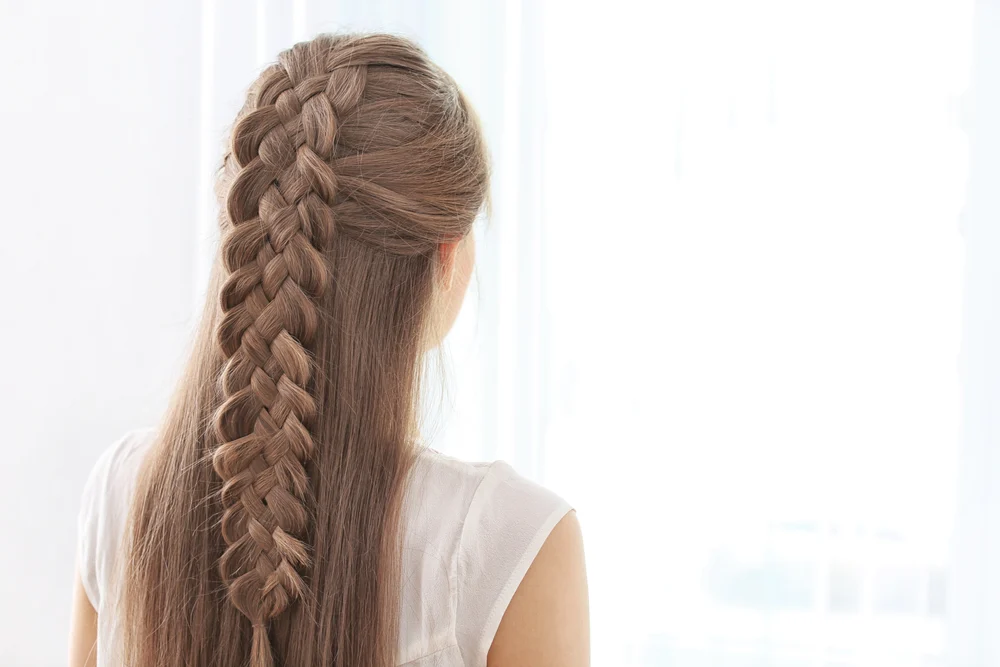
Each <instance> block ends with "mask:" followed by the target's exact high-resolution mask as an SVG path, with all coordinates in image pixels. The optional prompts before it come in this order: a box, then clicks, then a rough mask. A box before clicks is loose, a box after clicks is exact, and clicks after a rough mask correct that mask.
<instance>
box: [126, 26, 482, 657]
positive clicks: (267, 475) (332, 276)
mask: <svg viewBox="0 0 1000 667" xmlns="http://www.w3.org/2000/svg"><path fill="white" fill-rule="evenodd" d="M488 171H489V170H488V159H487V155H486V150H485V146H484V143H483V139H482V134H481V131H480V128H479V124H478V121H477V120H476V118H475V115H474V113H473V112H472V110H471V108H470V107H469V105H468V104H467V102H466V100H465V98H464V97H463V95H462V94H461V92H460V91H459V89H458V88H457V86H456V85H455V83H454V82H453V81H452V80H451V78H450V77H448V76H447V75H446V74H445V73H444V72H442V71H441V70H440V69H439V68H438V67H436V66H435V65H434V64H433V63H431V62H430V61H429V59H428V58H427V56H426V55H425V54H424V53H423V52H422V51H421V50H420V49H419V48H418V47H417V46H415V45H414V44H413V43H411V42H409V41H407V40H405V39H402V38H399V37H394V36H389V35H321V36H320V37H317V38H316V39H314V40H312V41H309V42H304V43H301V44H297V45H295V46H294V47H293V48H291V49H289V50H288V51H285V52H284V53H282V54H281V55H280V56H279V59H278V63H277V64H275V65H272V66H270V67H268V68H266V69H265V70H264V71H263V72H262V74H261V75H260V76H259V78H258V79H257V81H256V82H255V83H254V84H253V85H252V86H251V88H250V91H249V93H248V96H247V101H246V104H245V105H244V107H243V109H242V110H241V111H240V114H239V116H238V117H237V120H236V123H235V124H234V126H233V130H232V136H231V141H230V147H229V150H228V152H227V154H226V155H225V157H224V159H223V166H222V169H221V170H220V178H219V181H218V183H217V192H218V193H219V197H220V203H221V206H220V208H221V214H220V222H221V234H222V236H221V245H220V252H219V256H218V260H217V262H216V265H215V268H214V270H213V276H212V283H211V286H210V290H209V292H210V295H209V296H210V298H209V301H208V303H207V304H206V307H205V312H204V315H203V318H202V324H201V329H200V332H199V334H198V338H197V341H196V345H195V349H194V352H193V354H192V357H191V361H190V363H189V365H188V369H187V372H186V374H185V376H184V378H183V379H182V381H181V383H180V385H179V387H178V390H177V392H176V394H175V396H174V399H173V401H172V404H171V407H170V410H169V411H168V413H167V414H166V416H165V419H164V422H163V423H162V425H161V428H160V429H159V430H158V432H157V436H158V437H157V441H156V444H155V446H154V448H153V449H152V450H151V451H150V453H149V455H148V456H147V458H146V460H145V461H144V465H143V470H142V473H141V475H140V478H139V480H138V482H137V489H136V495H135V502H134V505H133V508H132V514H131V522H130V529H129V534H128V539H127V540H126V543H125V544H124V545H123V548H124V553H123V562H124V573H123V574H124V576H123V579H122V584H123V586H122V588H121V591H120V601H121V615H120V620H119V622H120V623H121V624H122V626H123V627H122V629H123V646H122V647H121V648H122V654H121V655H120V658H121V660H122V664H127V665H131V666H133V667H244V666H245V665H247V664H249V665H250V667H271V666H272V665H276V664H277V665H281V666H284V667H320V666H323V667H327V666H331V665H333V666H340V667H387V666H389V665H392V664H394V662H395V655H396V646H397V642H398V618H399V601H400V588H399V567H400V548H401V539H402V538H401V527H400V518H401V508H402V499H403V494H404V487H405V482H406V477H407V473H408V472H409V469H410V466H411V463H412V459H413V455H414V454H415V453H416V444H415V440H416V438H417V434H416V432H415V431H416V429H415V424H416V423H417V418H416V414H417V401H418V396H419V377H420V370H421V367H422V356H423V353H424V351H425V350H426V348H427V347H428V345H429V344H430V342H432V341H433V340H435V333H434V332H433V331H431V329H432V328H433V321H432V320H433V318H432V317H431V313H432V312H433V305H434V303H433V302H434V296H435V294H436V292H435V279H436V277H437V276H438V273H437V271H438V268H439V266H440V264H439V260H438V258H439V256H440V253H439V247H440V244H442V243H446V242H453V241H457V240H460V239H462V238H464V237H465V236H466V235H467V234H468V233H469V231H470V229H471V225H472V222H473V220H474V219H475V217H476V215H477V213H478V212H479V211H480V209H481V208H482V206H483V204H484V202H485V200H486V198H487V192H488V181H489V173H488Z"/></svg>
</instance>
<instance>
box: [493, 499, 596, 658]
mask: <svg viewBox="0 0 1000 667" xmlns="http://www.w3.org/2000/svg"><path fill="white" fill-rule="evenodd" d="M487 665H488V667H543V666H544V667H588V666H589V665H590V611H589V606H588V597H587V569H586V566H585V564H584V558H583V537H582V535H581V532H580V523H579V522H578V521H577V518H576V513H575V512H570V513H569V514H567V515H566V516H565V517H563V519H562V521H560V522H559V523H558V524H557V525H556V527H555V528H553V529H552V533H551V534H550V535H549V537H548V539H547V540H546V541H545V544H544V545H543V546H542V548H541V550H540V551H539V552H538V555H537V556H535V560H534V562H533V563H532V564H531V567H530V568H528V571H527V573H526V574H525V575H524V579H523V580H522V581H521V584H520V586H518V588H517V591H516V592H515V593H514V597H513V598H512V599H511V601H510V604H509V605H508V606H507V611H506V612H504V615H503V619H502V620H501V621H500V627H499V628H497V633H496V636H495V637H494V638H493V645H492V646H491V647H490V652H489V656H488V659H487Z"/></svg>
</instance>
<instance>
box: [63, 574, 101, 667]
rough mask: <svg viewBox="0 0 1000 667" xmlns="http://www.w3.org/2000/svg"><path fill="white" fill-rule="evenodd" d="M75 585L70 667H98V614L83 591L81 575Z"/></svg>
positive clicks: (71, 624) (71, 623)
mask: <svg viewBox="0 0 1000 667" xmlns="http://www.w3.org/2000/svg"><path fill="white" fill-rule="evenodd" d="M74 578H75V581H74V583H73V613H72V618H71V619H70V624H69V628H70V629H69V667H96V665H97V612H96V611H94V608H93V606H91V604H90V600H89V599H87V593H86V592H84V590H83V582H81V581H80V573H79V571H77V573H76V575H75V577H74Z"/></svg>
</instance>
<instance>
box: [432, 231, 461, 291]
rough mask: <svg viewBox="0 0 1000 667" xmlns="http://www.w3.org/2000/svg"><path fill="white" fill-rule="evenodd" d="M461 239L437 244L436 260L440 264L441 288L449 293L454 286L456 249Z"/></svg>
mask: <svg viewBox="0 0 1000 667" xmlns="http://www.w3.org/2000/svg"><path fill="white" fill-rule="evenodd" d="M460 245H462V239H458V240H455V241H447V242H445V243H440V244H438V260H439V261H440V262H441V274H440V279H441V288H442V289H443V290H444V291H446V292H447V291H449V290H450V289H451V287H452V285H454V284H455V268H456V266H457V265H458V262H457V261H456V260H457V259H458V249H459V246H460Z"/></svg>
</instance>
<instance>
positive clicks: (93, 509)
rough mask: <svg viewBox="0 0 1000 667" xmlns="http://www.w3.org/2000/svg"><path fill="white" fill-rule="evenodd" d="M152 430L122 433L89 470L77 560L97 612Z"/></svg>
mask: <svg viewBox="0 0 1000 667" xmlns="http://www.w3.org/2000/svg"><path fill="white" fill-rule="evenodd" d="M154 437H155V431H154V429H153V428H142V429H135V430H132V431H128V432H126V433H125V434H124V435H123V436H122V437H120V438H119V439H118V440H115V441H114V442H112V443H111V445H109V446H107V447H106V448H105V449H104V451H103V452H102V453H101V455H100V456H99V457H98V458H97V461H96V462H95V463H94V465H93V466H92V467H91V469H90V473H89V475H88V476H87V481H86V483H85V484H84V487H83V493H82V495H81V501H80V511H79V514H78V515H77V559H78V567H79V570H80V578H81V580H82V581H83V587H84V590H85V591H86V592H87V597H88V598H89V599H90V603H91V604H92V605H93V607H94V609H98V610H99V609H100V604H101V599H102V594H101V593H102V590H103V589H104V588H105V585H106V582H107V579H108V576H109V575H110V573H111V571H112V569H113V555H114V552H115V547H116V546H117V544H118V543H119V541H120V540H121V537H122V533H123V530H124V523H125V519H126V517H127V516H128V509H129V504H130V501H131V499H132V493H133V491H134V489H135V478H136V475H137V474H138V469H139V465H140V464H141V462H142V460H143V457H144V454H145V452H146V450H148V449H149V447H150V445H151V444H152V442H153V440H154Z"/></svg>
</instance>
